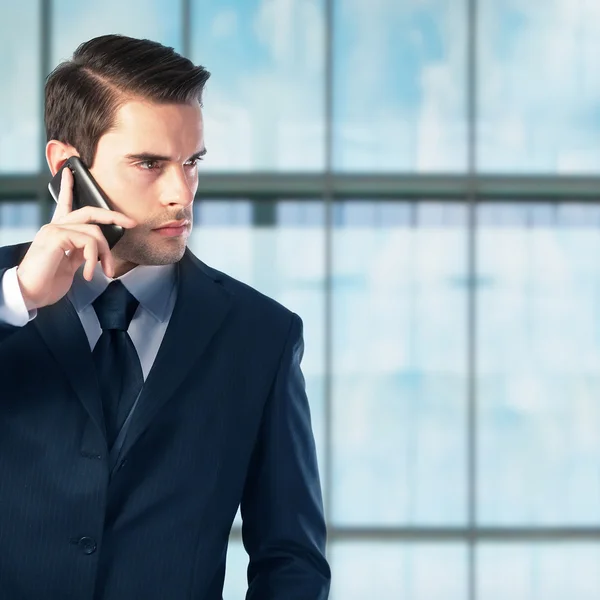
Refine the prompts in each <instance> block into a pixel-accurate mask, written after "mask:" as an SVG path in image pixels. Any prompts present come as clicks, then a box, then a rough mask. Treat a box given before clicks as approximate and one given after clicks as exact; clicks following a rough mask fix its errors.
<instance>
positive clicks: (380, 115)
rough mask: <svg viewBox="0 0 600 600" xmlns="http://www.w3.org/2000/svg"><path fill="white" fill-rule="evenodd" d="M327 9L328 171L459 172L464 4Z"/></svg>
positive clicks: (406, 0) (345, 4)
mask: <svg viewBox="0 0 600 600" xmlns="http://www.w3.org/2000/svg"><path fill="white" fill-rule="evenodd" d="M333 6H334V27H335V36H334V38H333V65H334V123H333V125H334V140H333V164H334V166H335V168H336V169H338V170H345V171H355V170H359V171H396V172H398V171H464V170H465V169H466V165H467V130H466V90H467V82H466V64H467V60H466V41H467V34H466V23H467V18H466V10H465V8H466V2H465V1H464V0H459V1H457V0H403V1H401V2H400V1H397V0H386V1H382V2H367V1H365V0H336V1H335V2H334V3H333Z"/></svg>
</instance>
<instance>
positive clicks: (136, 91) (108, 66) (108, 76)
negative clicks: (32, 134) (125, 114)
mask: <svg viewBox="0 0 600 600" xmlns="http://www.w3.org/2000/svg"><path fill="white" fill-rule="evenodd" d="M209 77H210V73H209V72H208V71H207V70H206V69H205V68H204V67H201V66H196V65H194V63H192V62H191V61H190V60H189V59H187V58H185V57H183V56H181V55H180V54H178V53H177V52H175V50H174V49H173V48H170V47H167V46H163V45H162V44H159V43H158V42H153V41H151V40H146V39H136V38H131V37H126V36H123V35H103V36H100V37H97V38H94V39H92V40H89V41H88V42H85V43H83V44H81V45H80V46H79V47H78V48H77V50H75V52H74V54H73V58H72V59H71V60H68V61H65V62H63V63H61V64H59V65H58V66H57V67H56V68H55V69H54V70H53V71H52V73H50V75H48V78H47V80H46V88H45V109H44V121H45V125H46V140H47V141H50V140H58V141H60V142H63V143H65V144H70V145H71V146H73V147H74V148H75V149H76V150H77V152H78V153H79V154H80V156H81V159H82V160H83V162H84V163H85V164H86V165H88V167H91V166H93V163H94V158H95V155H96V149H97V146H98V140H99V139H100V138H101V137H102V135H104V134H105V133H106V132H107V131H109V130H110V129H111V128H112V127H114V125H115V115H116V112H117V110H118V109H119V108H120V107H121V106H122V105H123V104H124V103H125V102H127V101H129V100H132V99H135V98H139V99H142V100H148V101H151V102H156V103H158V104H184V103H189V102H191V101H193V100H197V101H198V102H199V103H200V105H202V93H203V91H204V85H205V83H206V81H207V80H208V78H209Z"/></svg>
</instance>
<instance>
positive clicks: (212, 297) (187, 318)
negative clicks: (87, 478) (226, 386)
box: [120, 249, 231, 457]
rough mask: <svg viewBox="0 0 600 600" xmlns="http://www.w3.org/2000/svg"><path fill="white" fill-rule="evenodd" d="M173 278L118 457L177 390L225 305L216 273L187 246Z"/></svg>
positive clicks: (221, 317) (216, 326) (225, 310)
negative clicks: (168, 308)
mask: <svg viewBox="0 0 600 600" xmlns="http://www.w3.org/2000/svg"><path fill="white" fill-rule="evenodd" d="M177 280H178V281H177V286H178V289H177V301H176V303H175V307H174V309H173V314H172V315H171V319H170V321H169V325H168V327H167V330H166V332H165V336H164V338H163V341H162V344H161V346H160V348H159V351H158V354H157V356H156V359H155V360H154V364H153V365H152V368H151V369H150V373H149V374H148V377H147V379H146V382H145V383H144V387H143V388H142V393H141V395H140V398H139V400H138V403H137V406H136V409H135V411H134V413H133V415H132V420H131V425H130V428H129V431H128V432H127V436H126V438H125V441H124V443H123V448H122V449H121V452H120V457H124V456H125V455H126V454H127V453H128V452H129V450H130V449H131V447H132V446H133V445H134V444H135V442H136V441H137V440H138V439H139V437H140V435H142V433H143V432H144V431H145V430H146V428H147V427H148V425H149V424H150V422H151V421H152V419H153V418H154V416H155V415H156V413H157V412H158V411H159V409H160V408H161V407H162V406H163V405H164V404H165V403H166V402H167V401H169V400H170V399H171V398H172V397H173V394H175V393H176V392H177V388H178V387H179V385H180V384H181V383H182V382H183V380H184V379H185V377H186V376H187V375H188V374H189V372H190V371H191V369H192V368H193V367H194V365H195V364H197V362H198V360H199V359H200V357H201V355H202V353H203V352H204V351H205V350H206V348H207V346H208V344H209V342H210V341H211V339H212V338H213V336H214V335H215V333H216V332H217V331H218V330H219V328H220V327H221V325H222V323H223V321H224V319H225V317H226V315H227V313H228V312H229V309H230V306H231V295H230V293H229V292H228V291H226V290H225V288H224V287H223V286H222V285H220V283H219V279H218V277H216V276H212V275H210V274H208V272H206V271H205V270H204V269H203V267H202V263H201V262H200V261H199V260H198V259H197V258H196V257H195V256H194V255H193V254H192V253H191V252H190V250H189V249H187V250H186V253H185V255H184V256H183V258H182V259H181V261H180V262H179V263H178V277H177Z"/></svg>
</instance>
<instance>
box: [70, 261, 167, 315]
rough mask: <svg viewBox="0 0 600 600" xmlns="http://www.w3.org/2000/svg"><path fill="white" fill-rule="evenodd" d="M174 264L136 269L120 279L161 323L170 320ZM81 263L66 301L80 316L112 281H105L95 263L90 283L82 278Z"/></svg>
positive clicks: (99, 267)
mask: <svg viewBox="0 0 600 600" xmlns="http://www.w3.org/2000/svg"><path fill="white" fill-rule="evenodd" d="M175 266H176V265H175V264H170V265H138V266H137V267H135V268H133V269H131V271H128V272H127V273H125V274H124V275H121V277H115V280H116V279H119V280H121V282H122V283H123V285H124V286H125V287H126V288H127V289H128V291H129V292H130V293H131V294H132V295H133V296H134V297H135V298H136V299H137V300H138V301H139V303H140V304H141V305H142V306H143V308H144V309H146V310H147V311H148V312H150V313H151V314H152V316H153V317H154V318H155V319H156V320H158V321H160V322H161V323H164V322H165V321H166V320H167V319H168V318H169V316H170V315H169V312H170V311H169V306H170V304H169V299H170V297H171V294H172V292H173V289H174V287H175V283H176V273H177V270H176V268H175ZM84 267H85V263H83V264H82V265H81V266H80V267H79V269H77V271H76V273H75V277H74V278H73V285H72V286H71V289H70V290H69V292H68V298H69V300H70V301H71V303H72V304H73V306H74V307H75V310H76V311H77V312H78V313H80V312H81V311H82V310H84V309H85V308H87V307H88V306H89V305H90V304H92V302H94V300H95V299H96V298H97V297H98V296H99V295H100V294H101V293H102V292H103V291H104V290H105V289H106V288H107V287H108V284H109V283H110V282H111V281H113V279H111V278H109V277H107V276H106V275H105V273H104V271H103V270H102V265H101V264H100V263H98V264H97V265H96V268H95V269H94V276H93V278H92V280H91V281H87V280H86V279H85V278H84V277H83V269H84Z"/></svg>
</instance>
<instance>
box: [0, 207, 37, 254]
mask: <svg viewBox="0 0 600 600" xmlns="http://www.w3.org/2000/svg"><path fill="white" fill-rule="evenodd" d="M39 221H40V217H39V209H38V203H37V202H36V201H35V200H31V201H21V202H16V201H15V202H10V201H7V200H2V201H1V202H0V246H10V245H12V244H20V243H22V242H30V241H31V240H33V238H34V237H35V234H36V233H37V231H38V229H39V228H40V222H39Z"/></svg>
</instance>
